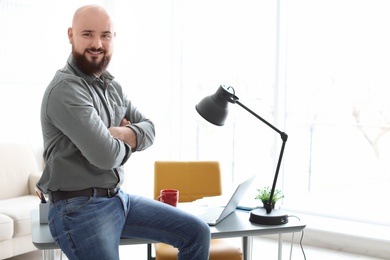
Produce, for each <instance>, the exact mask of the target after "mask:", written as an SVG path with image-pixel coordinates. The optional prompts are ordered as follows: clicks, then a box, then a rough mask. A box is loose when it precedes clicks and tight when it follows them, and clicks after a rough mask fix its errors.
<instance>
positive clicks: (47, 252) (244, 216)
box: [31, 210, 306, 260]
mask: <svg viewBox="0 0 390 260" xmlns="http://www.w3.org/2000/svg"><path fill="white" fill-rule="evenodd" d="M305 227H306V225H305V224H303V223H302V222H301V221H298V220H295V219H289V223H287V224H283V225H275V226H265V225H256V224H252V223H251V222H249V213H248V212H243V211H236V212H234V213H232V214H231V215H230V216H228V217H227V218H226V219H224V220H223V221H222V222H220V223H219V224H218V225H216V226H213V227H210V230H211V238H231V237H242V250H243V259H244V260H251V259H252V237H253V236H259V235H269V234H279V254H278V255H279V257H278V259H281V257H282V256H281V248H282V239H281V238H282V237H281V236H282V234H283V233H294V232H300V231H302V230H303V229H304V228H305ZM31 232H32V242H33V244H34V245H35V247H36V248H38V249H40V250H43V259H44V260H53V259H54V249H58V248H59V247H58V246H57V245H56V244H55V243H54V240H53V238H52V237H51V234H50V231H49V226H48V225H47V224H40V223H39V212H38V210H33V211H32V212H31ZM149 243H154V241H146V240H141V239H133V238H129V239H121V241H120V244H121V245H134V244H149Z"/></svg>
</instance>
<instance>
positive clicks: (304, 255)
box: [288, 215, 306, 260]
mask: <svg viewBox="0 0 390 260" xmlns="http://www.w3.org/2000/svg"><path fill="white" fill-rule="evenodd" d="M288 217H294V218H297V219H298V220H299V221H301V219H300V218H299V217H297V216H295V215H289V216H288ZM303 236H304V230H302V231H301V239H300V240H299V246H300V247H301V250H302V254H303V259H305V260H306V254H305V250H304V249H303V244H302V241H303ZM293 243H294V233H293V238H292V241H291V248H290V260H291V255H292V246H293Z"/></svg>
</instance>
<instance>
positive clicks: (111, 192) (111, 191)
mask: <svg viewBox="0 0 390 260" xmlns="http://www.w3.org/2000/svg"><path fill="white" fill-rule="evenodd" d="M116 193H117V188H114V189H110V188H108V189H107V197H109V198H112V197H114V196H115V195H116Z"/></svg>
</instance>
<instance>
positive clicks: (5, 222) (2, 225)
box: [0, 214, 14, 241]
mask: <svg viewBox="0 0 390 260" xmlns="http://www.w3.org/2000/svg"><path fill="white" fill-rule="evenodd" d="M13 234H14V221H13V220H12V218H10V217H8V216H6V215H3V214H0V241H3V240H7V239H11V238H12V236H13Z"/></svg>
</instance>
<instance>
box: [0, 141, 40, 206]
mask: <svg viewBox="0 0 390 260" xmlns="http://www.w3.org/2000/svg"><path fill="white" fill-rule="evenodd" d="M37 171H39V170H38V164H37V161H36V158H35V155H34V152H33V150H32V148H31V147H30V146H29V145H28V144H25V143H9V144H8V143H2V144H0V180H1V181H0V199H8V198H13V197H18V196H23V195H28V194H30V189H29V176H30V174H33V173H35V172H37Z"/></svg>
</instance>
